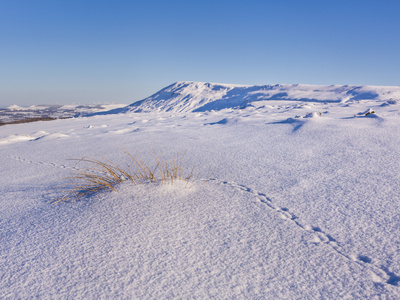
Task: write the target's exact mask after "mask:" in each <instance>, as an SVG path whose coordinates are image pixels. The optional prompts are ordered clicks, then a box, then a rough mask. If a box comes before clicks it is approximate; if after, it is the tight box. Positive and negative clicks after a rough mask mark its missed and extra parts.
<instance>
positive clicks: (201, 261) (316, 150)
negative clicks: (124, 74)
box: [0, 83, 400, 299]
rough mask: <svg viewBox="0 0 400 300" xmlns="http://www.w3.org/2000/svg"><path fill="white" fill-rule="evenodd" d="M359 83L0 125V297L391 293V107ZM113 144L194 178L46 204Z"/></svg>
mask: <svg viewBox="0 0 400 300" xmlns="http://www.w3.org/2000/svg"><path fill="white" fill-rule="evenodd" d="M182 84H183V83H182ZM183 85H184V84H183ZM195 85H196V84H195ZM197 85H198V86H202V84H200V83H197ZM203 86H204V84H203ZM216 86H219V85H216ZM231 87H232V88H234V86H231ZM308 87H309V90H308V92H307V90H306V86H302V88H303V89H304V91H303V92H304V93H308V94H312V93H313V91H314V89H315V87H313V86H308ZM169 88H171V87H169ZM169 88H166V89H165V90H164V92H160V93H165V91H166V90H167V89H169ZM227 88H228V87H227ZM210 89H211V90H212V89H213V85H210ZM246 89H251V87H246ZM254 89H256V88H254ZM321 89H322V88H321ZM360 89H361V90H369V91H370V93H371V94H377V95H379V96H376V97H373V99H371V97H367V99H357V100H355V99H353V100H350V99H345V100H343V99H342V98H341V96H340V95H341V94H340V92H338V93H337V94H336V96H335V95H334V93H333V92H329V93H331V94H330V96H329V97H327V98H330V100H332V101H320V100H318V101H317V100H315V101H309V100H307V101H305V100H304V101H303V100H300V99H298V100H296V101H293V99H290V100H288V99H276V100H259V101H255V102H251V105H247V106H238V107H237V106H234V105H232V106H230V105H227V107H228V108H224V109H222V105H221V106H218V107H219V109H214V111H209V112H206V111H202V110H197V108H198V107H199V106H198V104H196V101H195V100H193V101H194V104H193V106H192V107H193V109H189V110H191V111H194V110H197V112H180V113H177V112H174V110H175V108H176V107H175V104H173V105H172V104H171V107H170V109H169V112H166V111H167V110H168V108H167V107H166V106H165V109H162V112H159V111H158V108H156V106H157V105H155V106H154V107H155V110H156V111H153V112H148V113H126V114H120V115H117V116H116V115H113V114H109V115H99V116H93V117H88V118H75V119H65V120H56V121H51V122H36V123H30V124H18V125H6V126H2V127H0V159H1V166H2V167H1V169H0V172H1V173H0V192H1V195H2V196H1V206H0V229H1V231H0V241H1V243H0V266H1V268H0V269H1V274H0V299H25V298H44V299H46V298H51V299H54V298H63V299H65V298H71V299H77V298H135V299H172V298H184V299H185V298H196V299H204V298H217V299H400V215H399V213H398V212H399V211H400V201H399V192H400V187H399V179H400V175H399V174H400V173H399V170H400V106H399V104H398V103H399V102H398V101H397V100H398V98H396V97H394V96H393V95H394V93H395V90H396V88H390V89H391V91H392V94H391V95H392V96H390V97H389V96H388V94H385V93H386V92H385V93H384V92H382V91H389V88H379V87H377V88H376V89H375V90H374V89H373V88H371V87H368V88H366V87H361V88H360ZM191 93H192V94H196V92H195V90H194V88H191ZM201 93H202V90H201V89H200V90H199V91H198V99H200V98H202V96H201ZM287 93H288V94H293V93H294V91H292V90H290V89H288V92H287ZM221 97H224V95H223V92H221ZM299 97H304V96H299ZM291 98H293V96H291ZM146 101H147V100H146ZM165 101H166V102H168V101H169V100H168V99H166V100H165ZM213 101H214V102H217V101H218V99H217V98H215V99H214V100H213ZM155 103H157V101H156V100H155ZM208 103H212V102H211V101H210V102H208ZM142 104H143V103H142ZM142 104H140V105H142ZM206 104H207V103H204V104H203V105H201V107H204V105H206ZM146 105H147V104H146ZM148 105H149V107H150V104H148ZM176 105H177V106H179V105H180V104H179V103H176ZM187 105H188V106H190V104H189V103H188V104H187ZM137 107H139V106H137ZM215 107H217V106H215ZM240 107H242V108H240ZM124 146H125V147H126V148H127V149H128V150H129V151H130V152H132V153H136V151H137V152H138V153H140V155H141V156H142V158H143V160H145V161H148V162H151V161H152V160H153V153H152V148H155V149H157V150H160V151H161V152H162V153H164V156H165V157H166V158H171V157H173V156H174V154H176V153H177V152H180V153H182V152H183V151H185V150H187V154H186V158H185V161H184V166H183V168H184V169H185V168H186V169H187V170H189V171H190V170H191V169H192V167H194V169H195V173H196V174H197V176H198V177H199V178H200V179H199V180H197V181H196V182H195V185H194V186H193V187H192V188H191V189H187V188H185V187H184V185H183V184H179V182H175V184H174V185H172V186H171V185H158V184H144V185H137V186H134V185H131V184H129V183H128V182H126V183H122V184H120V185H119V186H117V187H116V188H117V190H118V191H117V192H106V193H103V194H94V195H90V196H88V197H86V198H84V199H82V200H80V201H77V202H66V203H59V204H55V205H52V204H49V203H48V201H50V200H52V199H54V198H55V197H57V196H60V191H59V190H58V189H56V187H57V186H58V185H59V184H60V183H62V182H63V181H60V180H59V179H60V178H62V177H66V176H68V175H69V174H70V171H72V170H79V169H80V168H81V167H82V165H81V164H79V163H78V164H77V163H76V161H72V160H68V159H70V158H82V157H84V156H87V157H95V158H99V157H106V158H108V159H110V160H111V161H112V162H115V163H117V164H123V163H124V161H125V159H126V158H125V156H124V154H123V152H122V151H121V150H120V149H119V148H122V147H124ZM212 170H214V171H213V173H212V176H211V178H210V180H209V181H208V182H207V183H206V184H203V181H204V179H206V178H208V176H209V174H210V172H211V171H212Z"/></svg>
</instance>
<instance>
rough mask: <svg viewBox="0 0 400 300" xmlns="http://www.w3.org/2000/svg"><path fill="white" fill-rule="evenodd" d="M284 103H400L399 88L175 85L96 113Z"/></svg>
mask: <svg viewBox="0 0 400 300" xmlns="http://www.w3.org/2000/svg"><path fill="white" fill-rule="evenodd" d="M265 100H285V101H302V102H322V103H324V102H337V103H346V102H351V101H359V100H381V101H388V100H400V87H397V86H395V87H384V86H354V85H329V86H324V85H305V84H276V85H233V84H217V83H204V82H187V81H180V82H176V83H174V84H172V85H170V86H167V87H166V88H163V89H162V90H160V91H159V92H157V93H155V94H154V95H152V96H150V97H148V98H146V99H143V100H141V101H138V102H135V103H132V104H130V105H128V106H126V107H123V108H117V109H114V110H111V111H108V112H100V113H96V114H115V113H126V112H205V111H211V110H221V109H225V108H240V107H245V106H247V105H251V103H252V102H255V101H265Z"/></svg>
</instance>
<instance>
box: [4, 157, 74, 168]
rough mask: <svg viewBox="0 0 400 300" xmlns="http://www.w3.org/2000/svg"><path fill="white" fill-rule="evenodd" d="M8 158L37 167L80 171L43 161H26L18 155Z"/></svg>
mask: <svg viewBox="0 0 400 300" xmlns="http://www.w3.org/2000/svg"><path fill="white" fill-rule="evenodd" d="M8 157H10V158H13V159H15V160H17V161H20V162H23V163H29V164H36V165H50V166H53V167H57V168H63V169H71V170H78V168H75V167H69V166H65V165H59V164H56V163H52V162H50V163H48V162H41V161H32V160H29V159H25V158H23V157H20V156H16V155H8Z"/></svg>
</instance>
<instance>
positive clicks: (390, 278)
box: [209, 178, 400, 286]
mask: <svg viewBox="0 0 400 300" xmlns="http://www.w3.org/2000/svg"><path fill="white" fill-rule="evenodd" d="M209 181H214V182H217V183H219V184H222V185H227V186H230V187H233V188H235V189H237V190H238V191H241V192H245V193H250V194H252V195H254V196H255V198H256V199H257V200H258V201H259V202H261V203H263V204H265V205H266V206H268V207H269V208H271V209H273V210H274V211H275V212H276V213H278V214H279V215H280V217H281V218H282V219H284V220H287V221H288V222H292V223H293V224H294V225H296V226H297V227H299V228H300V229H301V230H304V231H308V232H313V233H314V238H313V243H315V244H317V245H318V244H325V245H327V246H329V247H330V248H331V249H332V250H334V251H335V252H336V253H338V254H339V255H341V256H342V257H344V258H346V259H347V260H349V261H351V262H354V263H356V264H358V265H360V266H362V267H364V268H367V269H368V270H370V271H371V272H372V279H373V281H374V282H377V283H386V284H390V285H393V286H400V276H398V275H396V274H395V273H393V272H391V271H390V270H388V268H386V267H385V266H380V265H377V264H375V263H374V261H373V259H372V258H370V257H368V256H365V255H358V256H355V255H353V254H347V253H346V252H345V251H344V250H343V249H342V247H340V245H339V243H338V241H337V240H336V239H335V238H334V237H333V236H332V235H330V234H328V233H326V232H324V231H323V230H322V229H321V228H320V227H318V226H312V225H310V224H302V222H301V220H300V219H299V218H298V217H297V216H296V215H295V214H294V213H292V212H291V211H290V210H289V209H288V208H286V207H279V206H277V205H276V204H274V203H273V202H272V200H271V199H270V198H269V197H267V196H266V194H264V193H260V192H257V191H254V190H252V189H251V188H249V187H246V186H244V185H240V184H237V183H234V182H228V181H221V180H218V179H216V178H210V179H209Z"/></svg>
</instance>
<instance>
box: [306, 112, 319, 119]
mask: <svg viewBox="0 0 400 300" xmlns="http://www.w3.org/2000/svg"><path fill="white" fill-rule="evenodd" d="M321 116H322V113H320V112H310V113H308V114H306V115H305V116H304V118H320V117H321Z"/></svg>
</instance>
